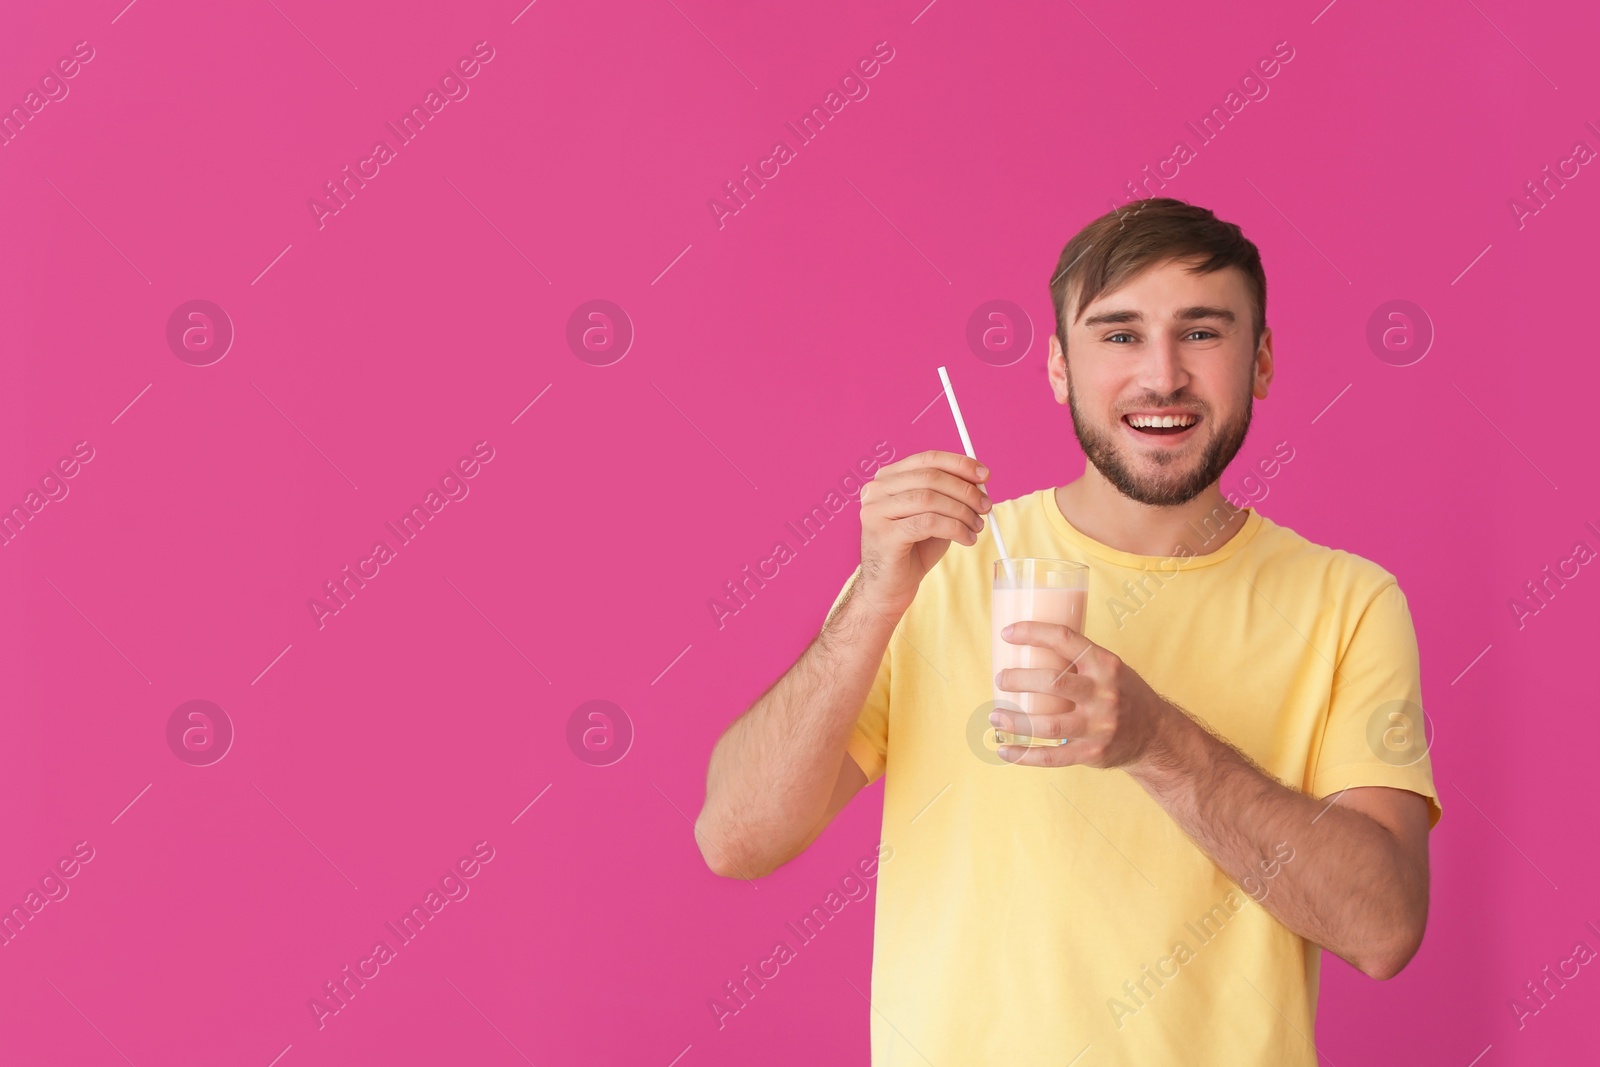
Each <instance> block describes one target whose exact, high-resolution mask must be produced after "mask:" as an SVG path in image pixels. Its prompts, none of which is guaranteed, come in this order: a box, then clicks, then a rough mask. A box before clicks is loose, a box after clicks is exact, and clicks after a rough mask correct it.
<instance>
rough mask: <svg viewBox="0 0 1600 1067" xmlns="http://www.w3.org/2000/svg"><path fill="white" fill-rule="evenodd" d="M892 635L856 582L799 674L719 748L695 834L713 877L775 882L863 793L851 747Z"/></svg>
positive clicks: (744, 718) (777, 686)
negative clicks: (775, 875)
mask: <svg viewBox="0 0 1600 1067" xmlns="http://www.w3.org/2000/svg"><path fill="white" fill-rule="evenodd" d="M858 579H859V576H858ZM894 626H895V622H894V620H893V619H891V618H889V617H888V616H886V615H884V614H882V613H881V612H879V611H878V610H877V608H875V607H874V606H873V605H872V604H871V603H870V601H869V600H868V599H867V597H866V596H865V594H863V592H862V590H861V588H860V582H859V580H858V581H857V582H856V583H855V584H854V585H852V587H851V589H850V591H849V592H848V593H847V594H846V596H845V599H844V600H843V601H842V602H841V603H840V604H839V606H838V607H837V608H835V609H834V611H833V614H832V615H830V616H829V617H828V621H827V622H826V623H824V624H823V627H822V630H821V632H820V633H818V634H817V636H816V638H815V639H813V640H812V642H811V644H810V645H809V646H808V647H807V648H806V650H805V652H803V653H802V654H801V655H800V658H799V659H798V660H796V661H795V664H794V666H792V667H790V668H789V670H788V671H786V672H784V675H783V677H781V678H779V679H778V680H777V682H776V683H774V684H773V686H772V688H770V689H768V690H767V691H766V692H765V693H763V694H762V696H761V698H760V699H759V700H757V701H756V702H755V704H753V705H751V707H750V710H749V711H747V712H745V713H744V714H743V715H741V716H740V717H739V718H738V719H736V720H735V721H734V723H733V725H732V726H729V727H728V729H727V731H726V732H725V733H723V735H722V737H721V738H720V739H719V740H718V741H717V744H716V747H715V748H713V749H712V752H711V765H710V768H709V769H708V770H707V772H706V802H705V806H704V807H703V808H702V809H701V811H700V817H699V819H698V820H696V822H695V827H694V829H695V839H696V841H698V842H699V844H700V852H701V854H702V855H703V856H704V857H705V860H706V864H707V865H708V866H709V867H710V868H711V869H712V870H713V871H714V872H716V873H717V874H719V875H721V876H723V877H724V878H760V877H762V876H764V875H767V874H770V873H772V872H773V871H774V870H776V869H777V868H779V867H781V866H783V865H784V864H785V863H788V862H789V861H790V860H791V859H793V858H794V857H795V856H798V855H799V854H800V853H801V852H803V851H805V849H806V847H807V846H809V845H810V844H811V842H812V841H814V840H816V837H817V835H818V834H820V833H821V832H822V831H823V829H824V828H826V827H827V825H828V823H829V822H831V821H832V819H833V817H834V816H835V815H836V814H838V812H839V811H840V810H841V809H842V808H843V807H844V805H845V804H846V803H847V802H848V801H849V800H850V798H851V797H852V796H854V795H855V794H856V792H857V791H858V790H860V788H861V787H862V786H863V785H865V784H866V780H867V777H866V775H865V774H864V773H863V772H862V770H861V768H860V767H858V766H856V762H855V760H854V759H852V758H851V757H850V756H849V755H848V754H847V753H846V751H845V746H846V745H847V744H848V742H849V740H850V731H851V730H853V729H854V728H855V723H856V717H857V715H858V714H859V713H860V711H861V705H862V703H863V702H864V701H865V700H866V697H867V691H868V689H870V688H871V686H872V680H873V677H874V675H875V674H876V673H877V669H878V663H879V661H880V660H881V658H882V656H883V652H884V649H885V648H887V647H888V644H889V638H890V636H891V635H892V634H893V632H894Z"/></svg>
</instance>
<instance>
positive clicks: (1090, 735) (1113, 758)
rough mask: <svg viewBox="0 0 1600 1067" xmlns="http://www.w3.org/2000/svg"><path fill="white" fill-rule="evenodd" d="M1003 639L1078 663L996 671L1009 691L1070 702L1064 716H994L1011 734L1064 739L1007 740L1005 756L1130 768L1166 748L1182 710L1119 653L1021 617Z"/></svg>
mask: <svg viewBox="0 0 1600 1067" xmlns="http://www.w3.org/2000/svg"><path fill="white" fill-rule="evenodd" d="M1001 637H1002V638H1003V639H1004V640H1006V641H1008V642H1010V643H1011V644H1014V645H1036V646H1038V647H1039V648H1044V649H1048V650H1050V651H1051V652H1054V653H1055V654H1056V655H1058V656H1060V657H1062V659H1064V660H1065V661H1066V662H1067V663H1068V664H1069V665H1070V666H1071V667H1072V668H1073V669H1069V670H1057V669H1055V668H1053V667H1007V668H1006V669H1004V670H1002V671H1000V672H999V674H997V675H996V683H997V684H998V685H999V686H1000V688H1001V689H1004V690H1006V691H1008V692H1013V693H1043V694H1045V695H1048V696H1053V697H1059V698H1061V699H1064V700H1068V701H1071V703H1072V706H1071V707H1070V708H1069V709H1068V710H1067V711H1064V712H1060V713H1058V714H1031V715H1030V714H1026V713H1023V712H1018V711H1004V710H1001V711H996V712H995V713H994V714H992V715H991V716H990V717H989V721H990V722H992V723H994V725H996V726H998V727H999V728H1000V729H1001V730H1005V731H1007V732H1008V733H1015V734H1023V735H1025V736H1028V737H1036V738H1045V739H1051V740H1054V739H1057V738H1065V739H1066V743H1065V744H1061V745H1001V746H1000V758H1001V759H1003V760H1005V761H1006V762H1007V763H1016V764H1020V765H1023V766H1028V767H1066V766H1071V765H1074V764H1078V765H1082V766H1086V767H1100V768H1111V767H1127V768H1129V769H1132V768H1133V767H1134V766H1136V765H1138V764H1139V763H1141V762H1143V761H1147V760H1148V759H1150V757H1151V756H1152V755H1154V754H1155V753H1156V752H1158V751H1159V750H1160V747H1161V743H1162V741H1163V739H1164V731H1165V729H1166V724H1167V723H1168V722H1170V720H1171V717H1172V716H1174V715H1181V714H1182V713H1181V712H1180V711H1178V709H1177V708H1175V707H1173V706H1172V705H1171V704H1168V703H1167V702H1166V701H1165V700H1162V699H1161V697H1160V696H1158V695H1157V694H1156V691H1155V690H1154V689H1151V688H1150V685H1149V683H1147V682H1146V681H1145V680H1144V679H1143V678H1141V677H1139V675H1138V672H1136V671H1135V670H1134V669H1133V668H1132V667H1129V666H1128V665H1127V664H1126V663H1123V662H1122V660H1121V659H1120V658H1119V657H1118V656H1117V655H1116V654H1115V653H1113V652H1110V651H1108V650H1106V649H1104V648H1101V647H1100V646H1099V645H1097V644H1095V643H1094V642H1093V641H1090V640H1089V639H1088V638H1087V637H1084V636H1083V634H1081V633H1079V632H1078V631H1076V630H1074V629H1072V628H1071V627H1067V626H1062V625H1060V624H1058V623H1053V622H1019V623H1014V624H1012V625H1011V626H1008V627H1006V629H1005V630H1004V631H1002V633H1001Z"/></svg>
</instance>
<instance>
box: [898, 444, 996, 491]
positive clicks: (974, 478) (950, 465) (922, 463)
mask: <svg viewBox="0 0 1600 1067" xmlns="http://www.w3.org/2000/svg"><path fill="white" fill-rule="evenodd" d="M929 468H932V469H935V470H942V471H948V472H950V473H951V474H954V475H958V476H960V477H961V478H964V479H966V480H967V481H969V482H972V483H974V484H976V483H977V482H981V481H983V480H984V479H985V478H987V477H988V471H987V469H985V468H983V465H982V464H980V463H979V462H978V461H977V460H975V459H971V458H969V457H967V456H963V455H961V454H960V453H959V452H942V451H940V450H939V449H937V448H930V449H928V450H927V451H925V452H918V453H916V454H915V455H910V456H907V457H906V458H905V459H900V460H896V461H895V462H893V463H891V464H889V465H888V466H886V467H879V468H878V472H877V474H876V475H874V477H875V478H876V477H883V476H886V475H894V474H899V473H900V472H901V471H910V470H927V469H929Z"/></svg>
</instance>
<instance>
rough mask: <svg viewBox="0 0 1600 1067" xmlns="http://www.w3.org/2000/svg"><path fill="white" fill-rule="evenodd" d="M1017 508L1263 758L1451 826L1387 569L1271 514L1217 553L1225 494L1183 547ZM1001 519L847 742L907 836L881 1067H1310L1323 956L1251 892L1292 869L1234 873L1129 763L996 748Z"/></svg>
mask: <svg viewBox="0 0 1600 1067" xmlns="http://www.w3.org/2000/svg"><path fill="white" fill-rule="evenodd" d="M994 514H995V515H996V516H997V517H998V520H999V522H1000V524H1001V526H1002V528H1003V532H1004V534H1005V538H1006V546H1007V548H1008V549H1009V550H1010V552H1011V554H1012V555H1013V556H1019V557H1020V556H1043V557H1048V558H1053V559H1069V560H1076V561H1078V562H1081V563H1087V564H1088V565H1089V567H1090V569H1091V574H1090V585H1089V599H1088V608H1087V611H1086V618H1085V624H1084V633H1085V636H1087V637H1088V638H1089V639H1090V640H1091V641H1093V642H1095V643H1096V644H1098V645H1101V646H1103V647H1105V648H1107V649H1109V650H1111V651H1112V652H1114V653H1116V654H1117V655H1118V656H1120V657H1121V658H1122V659H1123V660H1124V662H1126V663H1127V664H1128V665H1129V666H1131V667H1133V668H1134V669H1135V670H1136V671H1138V672H1139V674H1140V675H1141V676H1142V677H1143V678H1144V679H1145V680H1146V681H1148V682H1149V683H1150V685H1151V686H1152V687H1153V688H1154V689H1155V690H1156V692H1157V693H1159V694H1161V695H1162V696H1163V697H1165V698H1166V699H1168V700H1171V701H1173V702H1175V703H1177V704H1179V705H1181V706H1182V707H1184V708H1186V709H1187V710H1188V711H1189V712H1191V713H1192V714H1194V715H1195V716H1196V717H1197V718H1200V719H1202V720H1203V721H1205V722H1206V723H1207V724H1208V725H1210V727H1211V728H1212V729H1213V730H1215V731H1216V732H1217V733H1219V734H1221V735H1222V736H1223V737H1225V738H1227V739H1228V740H1229V742H1231V743H1232V744H1233V745H1235V746H1236V747H1238V748H1239V749H1241V750H1242V751H1244V752H1245V753H1246V754H1248V755H1249V756H1250V757H1251V758H1252V759H1254V760H1255V761H1256V762H1257V763H1258V764H1259V765H1261V766H1262V767H1264V768H1266V770H1268V771H1269V772H1271V773H1272V774H1274V775H1276V776H1277V777H1278V778H1279V779H1281V780H1282V781H1284V782H1285V783H1287V784H1289V785H1290V786H1293V787H1295V788H1298V789H1300V790H1302V791H1304V792H1307V793H1309V794H1311V795H1313V796H1316V797H1329V798H1332V796H1333V795H1334V794H1336V793H1338V792H1340V791H1341V790H1343V789H1345V788H1348V787H1350V786H1374V785H1378V786H1392V787H1396V788H1400V789H1407V790H1410V791H1412V792H1415V793H1420V794H1423V795H1424V796H1426V797H1428V798H1429V825H1430V827H1431V826H1432V825H1434V824H1437V822H1438V820H1439V816H1440V813H1441V809H1440V806H1439V802H1438V794H1437V793H1436V791H1435V789H1434V785H1433V772H1432V768H1431V765H1430V762H1429V759H1428V757H1427V755H1426V747H1425V745H1424V744H1423V742H1422V741H1421V740H1420V739H1416V740H1408V738H1407V737H1406V736H1405V733H1404V731H1405V728H1406V724H1407V723H1408V722H1409V723H1412V724H1417V723H1420V722H1421V713H1420V710H1419V708H1418V706H1419V705H1420V704H1421V691H1420V686H1419V679H1418V661H1417V643H1416V635H1415V632H1414V630H1413V628H1412V622H1411V616H1410V612H1409V610H1408V609H1407V606H1406V599H1405V596H1404V595H1403V594H1402V593H1401V591H1400V587H1399V585H1398V584H1397V583H1396V581H1395V578H1394V576H1393V575H1391V574H1390V573H1389V572H1388V571H1385V570H1384V569H1383V568H1381V567H1379V566H1377V565H1376V564H1374V563H1372V562H1370V561H1368V560H1365V559H1362V558H1361V557H1359V556H1355V555H1352V554H1350V553H1348V552H1345V551H1342V550H1339V549H1330V548H1325V547H1322V546H1320V545H1315V544H1312V543H1311V542H1309V541H1307V540H1306V539H1305V538H1303V537H1301V536H1300V535H1298V534H1296V533H1294V532H1293V531H1292V530H1289V529H1287V528H1285V527H1282V526H1278V525H1277V524H1275V523H1273V522H1272V521H1271V520H1270V519H1267V518H1265V517H1263V516H1262V515H1261V514H1260V513H1258V512H1256V511H1254V510H1251V511H1250V513H1249V515H1248V517H1247V520H1246V521H1245V523H1244V525H1243V527H1242V528H1241V529H1240V530H1239V532H1238V533H1236V534H1235V535H1234V536H1233V537H1232V538H1231V539H1230V540H1228V541H1227V542H1226V543H1224V544H1222V545H1221V547H1220V548H1216V542H1217V538H1218V536H1219V535H1218V534H1216V532H1215V531H1216V530H1217V529H1218V528H1219V527H1220V525H1221V523H1222V522H1223V521H1224V520H1225V519H1226V513H1225V512H1224V513H1219V514H1217V515H1216V516H1215V521H1214V522H1207V523H1203V524H1200V525H1198V526H1194V527H1192V533H1191V535H1190V536H1189V537H1188V539H1187V540H1188V543H1187V545H1186V546H1178V545H1175V546H1174V548H1173V551H1174V552H1175V553H1176V555H1174V556H1140V555H1135V554H1133V553H1128V552H1121V551H1117V550H1115V549H1112V548H1109V547H1107V546H1106V545H1103V544H1100V543H1099V542H1097V541H1094V540H1092V539H1090V538H1089V537H1086V536H1085V535H1084V534H1082V533H1080V532H1079V531H1078V530H1076V529H1074V528H1073V527H1072V526H1071V525H1070V524H1069V523H1068V522H1067V520H1066V517H1065V516H1064V515H1062V513H1061V510H1060V508H1059V506H1058V505H1057V503H1056V499H1055V494H1054V491H1053V490H1052V489H1041V490H1039V491H1038V492H1034V493H1030V494H1028V495H1027V496H1023V497H1019V498H1016V499H1013V500H1008V501H1004V502H1001V503H999V504H997V505H996V507H995V509H994ZM992 529H993V523H992V522H986V523H985V526H984V531H983V533H982V534H981V535H980V537H979V541H978V543H977V544H976V545H975V546H973V547H971V548H968V547H967V546H965V545H960V544H953V545H951V546H950V549H949V551H947V552H946V553H945V555H944V557H943V559H941V560H940V561H939V564H938V565H937V566H936V567H935V568H934V569H933V570H932V571H931V572H930V573H929V574H928V575H927V577H926V578H925V579H924V580H923V582H922V586H921V588H920V590H919V591H918V593H917V597H916V600H915V601H914V603H913V604H912V606H911V608H910V609H909V610H908V611H907V612H906V614H905V616H904V617H903V618H902V619H901V621H900V623H899V625H898V626H897V627H896V631H895V636H894V637H893V638H892V639H891V641H890V643H889V648H888V650H887V651H886V652H885V654H884V657H883V660H882V663H881V664H880V666H879V668H878V674H877V678H876V680H875V682H874V683H873V686H872V689H871V692H870V694H869V696H868V698H867V701H866V703H865V705H864V706H863V708H862V710H861V714H860V717H859V720H858V722H857V725H856V729H855V731H854V733H853V734H852V735H851V738H850V742H849V753H850V755H851V756H852V757H853V758H854V759H855V761H856V762H857V763H858V764H860V765H861V768H862V770H864V771H865V772H866V774H867V779H868V781H869V782H873V781H876V780H877V779H878V778H879V777H884V778H885V783H884V800H883V840H884V841H885V842H887V843H888V844H889V845H891V846H893V849H894V859H893V861H892V862H888V863H884V864H882V865H881V866H880V867H879V876H878V901H877V906H876V907H877V912H876V915H877V918H876V932H875V944H874V949H873V966H872V1005H871V1007H872V1012H871V1018H872V1063H873V1065H874V1067H890V1065H905V1067H912V1065H917V1064H925V1063H928V1062H932V1063H936V1064H940V1065H944V1064H950V1065H963V1067H965V1065H979V1064H1005V1065H1007V1067H1035V1065H1037V1067H1045V1065H1047V1064H1048V1065H1049V1067H1065V1065H1067V1064H1073V1065H1075V1067H1101V1065H1110V1064H1130V1065H1139V1067H1157V1065H1162V1064H1180V1063H1181V1064H1186V1065H1191V1067H1211V1065H1216V1067H1221V1065H1224V1064H1226V1065H1228V1067H1235V1065H1237V1064H1272V1065H1274V1067H1298V1065H1302V1064H1303V1065H1305V1067H1315V1065H1316V1063H1317V1057H1316V1053H1315V1052H1314V1051H1313V1048H1312V1044H1311V1039H1312V1038H1314V1037H1315V1032H1314V1024H1315V1015H1316V1000H1317V982H1318V974H1319V965H1320V963H1321V949H1320V947H1319V946H1317V945H1316V944H1314V943H1311V942H1308V941H1306V940H1305V939H1304V938H1301V937H1300V936H1299V935H1297V934H1295V933H1292V932H1291V931H1290V930H1289V929H1288V928H1287V927H1285V926H1284V925H1283V924H1282V923H1280V922H1279V921H1278V920H1277V919H1275V918H1273V916H1272V915H1271V914H1270V913H1268V912H1267V911H1266V910H1265V909H1264V908H1263V907H1262V906H1261V905H1260V904H1259V903H1257V902H1256V899H1253V897H1254V898H1263V897H1264V896H1265V895H1270V893H1271V891H1272V879H1271V876H1268V875H1267V873H1266V872H1262V875H1261V877H1259V878H1258V879H1257V880H1256V882H1254V883H1253V884H1251V885H1250V886H1249V890H1250V891H1249V892H1247V891H1246V890H1245V889H1241V888H1240V887H1239V886H1236V885H1235V884H1234V883H1233V882H1232V881H1231V880H1230V879H1229V878H1228V877H1227V876H1226V875H1225V874H1223V872H1222V871H1221V869H1220V868H1218V867H1217V866H1216V865H1215V864H1214V863H1213V862H1212V861H1211V860H1210V859H1209V858H1208V857H1207V856H1206V855H1205V853H1203V852H1202V851H1200V849H1199V847H1198V846H1197V845H1195V844H1194V842H1193V841H1192V840H1191V839H1190V838H1189V837H1188V836H1187V835H1186V834H1185V833H1184V832H1183V831H1182V830H1181V829H1179V827H1178V825H1177V824H1176V823H1175V822H1173V821H1172V819H1171V817H1170V816H1168V815H1167V814H1166V812H1165V811H1163V810H1162V808H1161V807H1160V805H1158V804H1157V803H1156V802H1155V801H1154V800H1153V799H1152V798H1151V797H1150V795H1149V794H1148V793H1146V792H1145V791H1144V790H1143V788H1141V787H1140V786H1139V785H1138V784H1137V783H1135V782H1134V780H1133V779H1132V778H1130V777H1129V776H1128V775H1127V774H1126V773H1125V772H1123V771H1121V770H1099V769H1096V768H1090V767H1056V768H1040V767H1018V766H1013V765H1011V764H1007V763H1004V762H1002V761H1001V760H1000V759H999V757H998V756H997V755H996V754H995V751H994V750H995V742H994V734H993V729H992V727H990V725H989V722H988V713H989V711H990V710H992V708H993V704H992V699H993V673H992V672H991V670H990V651H989V591H990V587H991V586H992V584H993V573H994V561H995V559H996V558H997V557H998V553H997V551H996V548H995V544H994V539H993V535H992V533H991V531H992ZM1208 535H1209V536H1208ZM1208 548H1214V549H1215V550H1214V551H1208ZM1186 553H1189V554H1186ZM853 578H854V576H853V575H852V580H853ZM1125 583H1132V584H1131V585H1129V584H1125ZM848 586H849V582H846V584H845V588H848ZM844 592H845V589H841V590H840V593H839V597H838V599H836V600H835V601H834V603H835V605H836V606H837V604H838V603H839V601H840V600H842V599H843V597H844ZM1336 665H1337V666H1336ZM1400 702H1405V703H1400ZM891 709H892V714H891ZM1408 710H1409V712H1410V714H1409V716H1406V715H1402V716H1400V717H1396V716H1395V715H1394V714H1393V713H1394V712H1395V711H1401V712H1406V711H1408ZM1397 730H1399V731H1401V732H1400V733H1396V732H1395V731H1397ZM1294 849H1295V842H1292V841H1289V842H1286V843H1285V845H1284V846H1283V847H1281V848H1279V849H1278V850H1277V855H1278V857H1279V858H1280V859H1282V858H1283V857H1284V856H1286V855H1287V856H1288V857H1289V858H1287V859H1286V860H1285V861H1284V862H1285V864H1286V865H1292V864H1293V862H1294V861H1293V858H1292V856H1293V854H1294ZM1281 869H1282V868H1281V867H1280V868H1274V869H1272V874H1273V875H1275V874H1276V873H1277V872H1278V871H1279V870H1281ZM1080 1056H1081V1058H1078V1059H1075V1058H1074V1057H1080Z"/></svg>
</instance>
